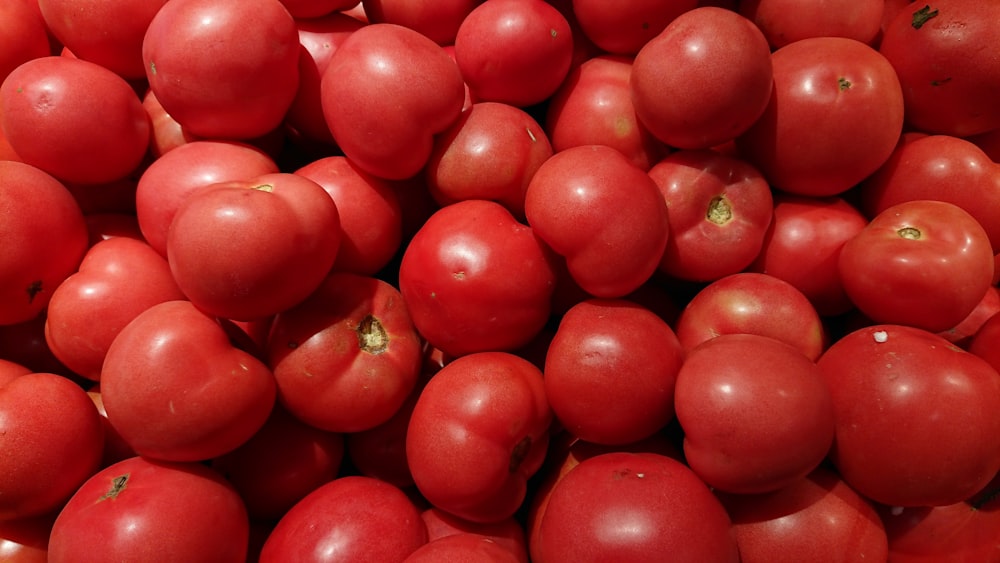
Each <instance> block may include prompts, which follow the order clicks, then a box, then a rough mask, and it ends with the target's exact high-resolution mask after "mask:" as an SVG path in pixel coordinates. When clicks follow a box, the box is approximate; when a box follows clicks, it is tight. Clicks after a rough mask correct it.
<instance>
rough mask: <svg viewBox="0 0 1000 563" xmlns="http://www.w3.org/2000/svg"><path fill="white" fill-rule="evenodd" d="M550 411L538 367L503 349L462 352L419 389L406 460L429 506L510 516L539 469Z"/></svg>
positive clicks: (483, 518) (485, 516)
mask: <svg viewBox="0 0 1000 563" xmlns="http://www.w3.org/2000/svg"><path fill="white" fill-rule="evenodd" d="M551 421H552V411H551V410H550V408H549V404H548V401H547V400H546V397H545V384H544V382H543V380H542V372H541V370H539V369H538V368H537V367H535V365H534V364H532V363H531V362H529V361H527V360H525V359H523V358H520V357H518V356H515V355H513V354H509V353H505V352H481V353H477V354H469V355H467V356H462V357H461V358H458V359H456V360H454V361H452V362H451V363H449V364H448V365H446V366H444V367H443V368H442V369H441V371H439V372H438V373H437V374H436V375H434V377H432V378H431V380H430V381H429V382H428V383H427V386H426V387H424V390H423V392H422V393H421V394H420V397H419V398H418V399H417V404H416V406H415V407H414V409H413V414H412V416H411V417H410V425H409V429H408V431H407V434H406V458H407V461H408V462H409V464H410V471H411V472H412V473H413V480H414V482H415V483H416V485H417V488H418V489H419V491H420V493H421V494H422V495H423V496H424V498H426V499H427V500H428V501H429V502H430V503H431V504H432V505H433V506H436V507H438V508H440V509H441V510H444V511H446V512H449V513H451V514H454V515H456V516H459V517H461V518H464V519H466V520H471V521H473V522H498V521H500V520H504V519H507V518H510V517H511V516H513V515H514V513H515V512H516V511H517V509H518V508H519V507H520V506H521V504H522V503H523V502H524V499H525V497H526V495H527V481H528V479H529V478H530V477H531V476H532V475H534V474H535V472H536V471H538V469H539V468H540V467H541V465H542V461H543V460H544V458H545V452H546V448H547V446H548V436H549V434H548V431H549V424H550V422H551Z"/></svg>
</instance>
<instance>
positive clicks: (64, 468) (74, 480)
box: [0, 373, 104, 520]
mask: <svg viewBox="0 0 1000 563" xmlns="http://www.w3.org/2000/svg"><path fill="white" fill-rule="evenodd" d="M103 445H104V428H103V427H102V426H101V417H100V415H98V414H97V409H96V408H94V403H92V402H91V400H90V398H89V397H87V393H86V392H85V391H84V390H83V389H81V388H80V387H79V386H78V385H77V384H76V383H74V382H73V381H70V380H69V379H66V378H65V377H62V376H60V375H55V374H51V373H29V374H25V375H21V376H18V377H16V378H14V379H13V380H11V381H9V382H8V383H6V384H5V385H3V386H2V387H0V452H2V454H0V520H16V519H22V518H31V517H36V516H43V515H45V514H49V513H52V512H53V511H57V510H59V509H60V508H61V507H62V506H63V503H65V502H66V501H67V500H68V499H69V498H70V496H71V495H72V494H73V492H74V491H76V489H77V487H79V486H80V485H82V484H83V482H84V481H85V480H87V479H88V478H89V477H90V476H91V475H92V474H94V473H96V472H97V470H98V469H99V465H100V463H101V454H102V453H103Z"/></svg>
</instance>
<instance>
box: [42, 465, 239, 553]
mask: <svg viewBox="0 0 1000 563" xmlns="http://www.w3.org/2000/svg"><path fill="white" fill-rule="evenodd" d="M249 534H250V532H249V522H248V519H247V512H246V508H245V507H244V506H243V501H242V500H241V499H240V497H239V495H238V494H237V493H236V491H235V490H234V489H233V487H232V485H230V484H229V483H228V482H227V481H226V480H225V479H223V478H222V476H221V475H219V474H218V473H216V472H215V471H213V470H212V469H209V468H207V467H204V466H202V465H200V464H197V463H165V462H159V461H152V460H149V459H146V458H144V457H132V458H129V459H126V460H123V461H120V462H118V463H116V464H114V465H111V466H109V467H106V468H105V469H103V470H101V471H100V472H98V473H96V474H95V475H93V476H92V477H91V478H90V479H88V480H87V481H86V482H85V483H83V485H82V486H80V488H79V489H78V490H77V491H76V493H75V494H74V495H73V497H72V498H71V499H70V500H69V502H68V503H67V504H66V506H65V507H63V509H62V510H61V511H60V512H59V515H58V516H57V517H56V520H55V523H54V524H53V526H52V534H51V536H50V538H49V554H48V555H49V561H51V562H53V563H55V562H65V563H70V562H73V563H78V562H79V563H89V562H95V563H96V562H98V561H147V560H150V559H161V560H168V561H190V562H192V563H201V562H204V563H209V562H211V563H242V562H243V561H245V560H246V554H247V548H248V538H249Z"/></svg>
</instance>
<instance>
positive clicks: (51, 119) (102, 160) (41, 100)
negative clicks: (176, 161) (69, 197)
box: [0, 56, 149, 184]
mask: <svg viewBox="0 0 1000 563" xmlns="http://www.w3.org/2000/svg"><path fill="white" fill-rule="evenodd" d="M0 107H2V111H0V112H2V114H3V121H2V123H0V126H2V127H3V131H4V136H5V137H6V138H7V141H8V142H9V143H10V146H11V147H12V148H13V149H14V151H15V152H16V153H17V155H18V157H20V159H21V160H23V161H24V162H26V163H28V164H31V165H33V166H37V167H38V168H41V169H42V170H45V171H46V172H48V173H49V174H52V175H53V176H55V177H56V178H58V179H60V180H62V181H66V182H75V183H80V184H101V183H104V182H110V181H112V180H118V179H121V178H124V177H125V176H127V175H128V174H129V173H131V172H132V171H134V170H135V169H136V168H137V167H138V166H139V164H140V162H141V161H142V158H143V157H144V156H145V154H146V149H147V147H148V146H149V118H148V117H147V115H146V112H145V110H144V109H143V108H142V102H141V101H140V100H139V97H138V96H137V95H136V93H135V91H133V90H132V87H131V86H129V85H128V83H127V82H125V80H124V79H122V78H121V77H120V76H118V75H116V74H115V73H113V72H111V71H110V70H108V69H106V68H104V67H102V66H100V65H97V64H94V63H91V62H87V61H83V60H79V59H73V58H68V57H54V56H53V57H41V58H37V59H32V60H30V61H28V62H26V63H24V64H22V65H21V66H19V67H17V68H16V69H14V71H12V72H11V73H10V74H9V75H8V76H7V79H6V80H4V82H3V84H2V85H0Z"/></svg>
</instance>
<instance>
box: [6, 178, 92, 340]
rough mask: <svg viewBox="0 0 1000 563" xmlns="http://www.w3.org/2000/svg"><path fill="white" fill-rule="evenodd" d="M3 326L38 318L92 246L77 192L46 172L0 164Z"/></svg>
mask: <svg viewBox="0 0 1000 563" xmlns="http://www.w3.org/2000/svg"><path fill="white" fill-rule="evenodd" d="M0 178H3V181H2V182H0V216H2V217H3V221H0V239H2V240H4V241H5V243H4V245H3V247H2V249H0V325H13V324H19V323H22V322H27V321H29V320H31V319H33V318H36V317H38V316H39V314H40V313H41V312H42V310H43V309H45V307H46V306H47V305H48V303H49V300H50V299H51V298H52V293H53V292H54V291H55V290H56V287H58V286H59V284H60V283H62V282H63V280H65V279H66V278H67V277H69V276H70V275H71V274H73V273H74V272H75V271H76V269H77V267H78V266H79V265H80V261H81V260H83V256H84V254H85V253H86V252H87V247H88V238H89V237H88V234H87V224H86V223H85V222H84V219H83V213H81V211H80V207H79V205H77V203H76V200H74V199H73V196H72V194H70V192H69V191H68V190H67V189H66V186H64V185H63V184H62V183H60V182H59V181H58V180H56V179H55V178H53V177H52V176H50V175H48V174H46V173H45V172H43V171H41V170H39V169H38V168H35V167H34V166H30V165H28V164H24V163H21V162H14V161H0Z"/></svg>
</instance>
